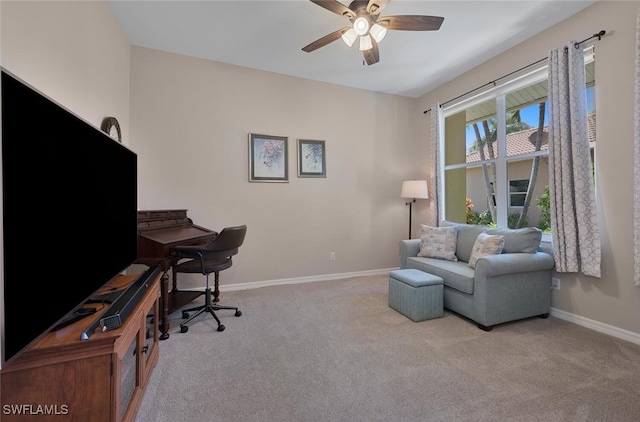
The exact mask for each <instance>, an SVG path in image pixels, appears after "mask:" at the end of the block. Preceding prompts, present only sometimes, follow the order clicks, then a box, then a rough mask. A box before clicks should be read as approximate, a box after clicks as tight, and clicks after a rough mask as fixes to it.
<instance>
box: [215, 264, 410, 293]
mask: <svg viewBox="0 0 640 422" xmlns="http://www.w3.org/2000/svg"><path fill="white" fill-rule="evenodd" d="M397 269H398V268H387V269H380V270H368V271H355V272H350V273H336V274H324V275H314V276H308V277H297V278H283V279H280V280H265V281H252V282H249V283H236V284H224V285H221V286H220V291H222V292H230V291H233V290H247V289H257V288H260V287H266V286H277V285H281V284H300V283H311V282H314V281H328V280H340V279H343V278H351V277H364V276H372V275H386V274H389V271H392V270H397Z"/></svg>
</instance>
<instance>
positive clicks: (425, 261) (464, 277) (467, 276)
mask: <svg viewBox="0 0 640 422" xmlns="http://www.w3.org/2000/svg"><path fill="white" fill-rule="evenodd" d="M406 265H407V268H414V269H417V270H420V271H424V272H425V273H429V274H433V275H437V276H438V277H442V279H443V280H444V285H445V286H447V287H451V288H453V289H456V290H460V291H461V292H464V293H467V294H473V281H474V269H473V268H470V267H469V266H467V263H466V262H461V261H458V262H454V261H445V260H443V259H436V258H424V257H419V256H417V257H416V256H414V257H408V258H407V261H406Z"/></svg>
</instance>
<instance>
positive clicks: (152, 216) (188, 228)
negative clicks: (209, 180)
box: [136, 209, 218, 340]
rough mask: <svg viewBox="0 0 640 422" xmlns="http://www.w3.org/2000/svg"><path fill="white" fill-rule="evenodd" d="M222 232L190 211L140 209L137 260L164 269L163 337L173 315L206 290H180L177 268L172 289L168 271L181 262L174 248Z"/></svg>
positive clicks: (162, 294)
mask: <svg viewBox="0 0 640 422" xmlns="http://www.w3.org/2000/svg"><path fill="white" fill-rule="evenodd" d="M217 235H218V233H217V232H215V231H214V230H210V229H208V228H206V227H201V226H198V225H195V224H193V221H192V220H191V219H190V218H189V217H187V210H184V209H178V210H141V211H138V259H137V261H136V262H137V263H139V264H144V265H148V266H154V265H159V266H160V269H161V270H162V271H163V276H162V278H161V279H160V291H161V306H160V331H161V334H160V340H165V339H167V338H169V328H170V327H169V314H171V313H172V312H174V311H176V310H177V309H180V308H181V307H183V306H184V305H186V304H187V303H190V302H192V301H193V300H194V299H195V298H197V297H198V296H200V295H201V294H202V292H197V291H192V290H179V289H178V284H177V280H176V273H175V271H173V288H172V289H171V290H169V275H168V274H167V271H169V269H170V268H172V267H173V266H174V265H175V264H176V261H177V257H176V254H175V252H174V248H175V247H176V246H178V245H196V244H200V243H209V242H211V241H212V240H213V239H215V238H216V236H217Z"/></svg>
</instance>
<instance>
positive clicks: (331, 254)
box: [329, 252, 336, 261]
mask: <svg viewBox="0 0 640 422" xmlns="http://www.w3.org/2000/svg"><path fill="white" fill-rule="evenodd" d="M335 260H336V253H335V252H331V253H330V254H329V261H335Z"/></svg>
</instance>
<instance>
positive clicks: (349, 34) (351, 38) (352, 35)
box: [342, 28, 358, 47]
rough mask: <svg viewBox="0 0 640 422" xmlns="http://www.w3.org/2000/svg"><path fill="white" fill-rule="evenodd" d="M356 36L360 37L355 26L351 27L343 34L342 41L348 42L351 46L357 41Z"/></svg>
mask: <svg viewBox="0 0 640 422" xmlns="http://www.w3.org/2000/svg"><path fill="white" fill-rule="evenodd" d="M356 38H358V34H356V31H355V30H354V29H353V28H350V29H349V30H348V31H346V32H345V33H344V34H342V41H344V43H345V44H347V46H348V47H351V46H352V45H353V43H354V42H356Z"/></svg>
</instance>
